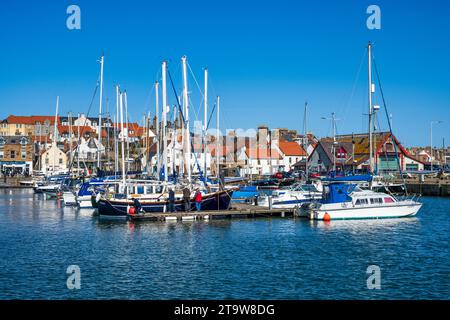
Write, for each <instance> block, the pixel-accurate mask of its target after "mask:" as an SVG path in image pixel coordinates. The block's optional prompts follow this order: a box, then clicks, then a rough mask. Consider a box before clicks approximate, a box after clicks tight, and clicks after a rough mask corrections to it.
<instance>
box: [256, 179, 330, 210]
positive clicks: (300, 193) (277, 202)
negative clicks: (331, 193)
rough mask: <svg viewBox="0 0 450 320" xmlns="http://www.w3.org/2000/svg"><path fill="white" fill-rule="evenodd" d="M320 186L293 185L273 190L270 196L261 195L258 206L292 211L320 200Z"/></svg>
mask: <svg viewBox="0 0 450 320" xmlns="http://www.w3.org/2000/svg"><path fill="white" fill-rule="evenodd" d="M320 189H321V185H314V184H294V185H293V186H291V187H290V188H289V189H279V190H274V191H273V192H272V195H270V196H267V195H264V196H263V195H261V196H260V197H259V199H258V205H260V206H264V207H272V208H276V209H281V208H286V209H292V208H295V207H300V206H301V205H302V204H303V203H305V202H311V201H314V200H319V199H321V198H322V192H321V190H320Z"/></svg>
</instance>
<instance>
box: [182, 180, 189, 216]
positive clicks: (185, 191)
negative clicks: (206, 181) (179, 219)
mask: <svg viewBox="0 0 450 320" xmlns="http://www.w3.org/2000/svg"><path fill="white" fill-rule="evenodd" d="M183 203H184V211H186V212H187V211H191V190H189V188H188V187H187V186H186V187H184V189H183Z"/></svg>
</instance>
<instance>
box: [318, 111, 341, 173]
mask: <svg viewBox="0 0 450 320" xmlns="http://www.w3.org/2000/svg"><path fill="white" fill-rule="evenodd" d="M322 120H331V126H332V131H333V145H332V146H331V152H332V153H333V171H334V174H336V146H337V144H338V143H337V141H336V121H337V120H340V119H336V115H335V113H334V112H332V113H331V118H326V117H322Z"/></svg>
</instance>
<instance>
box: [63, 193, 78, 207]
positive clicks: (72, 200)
mask: <svg viewBox="0 0 450 320" xmlns="http://www.w3.org/2000/svg"><path fill="white" fill-rule="evenodd" d="M63 202H64V205H65V206H76V205H77V199H76V197H75V195H74V194H73V192H70V191H65V192H63Z"/></svg>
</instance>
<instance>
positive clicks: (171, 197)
mask: <svg viewBox="0 0 450 320" xmlns="http://www.w3.org/2000/svg"><path fill="white" fill-rule="evenodd" d="M174 211H175V192H174V191H173V189H172V188H170V189H169V212H174Z"/></svg>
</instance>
